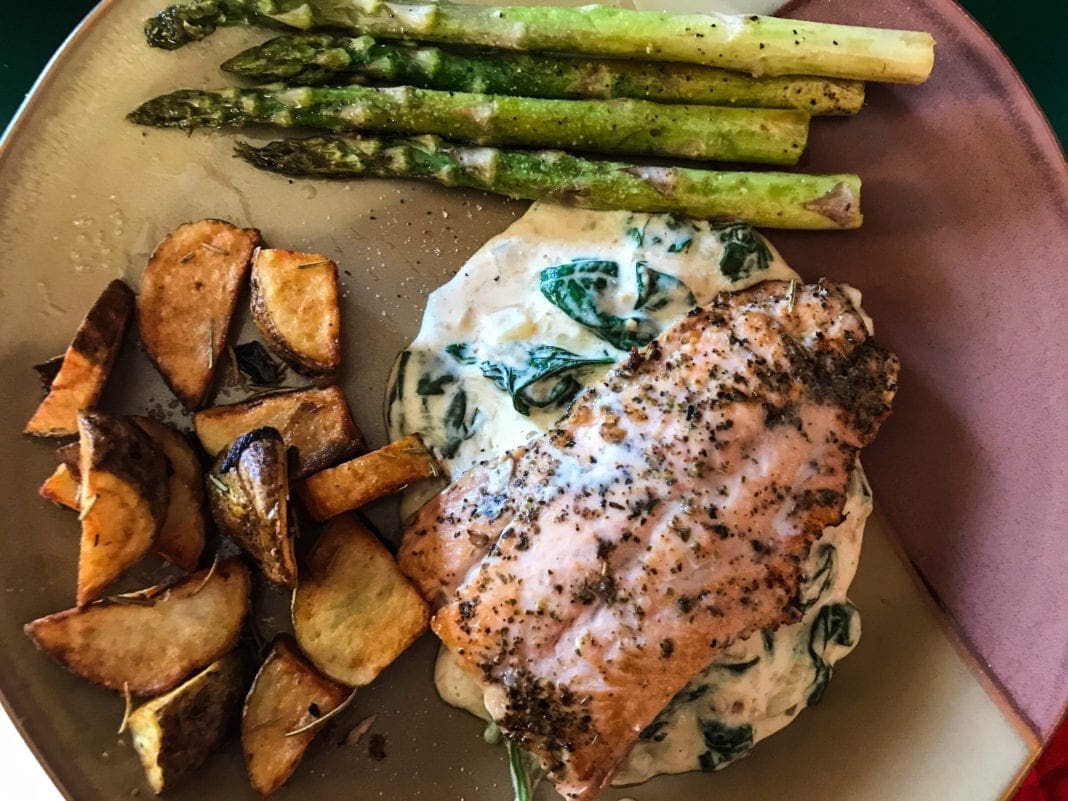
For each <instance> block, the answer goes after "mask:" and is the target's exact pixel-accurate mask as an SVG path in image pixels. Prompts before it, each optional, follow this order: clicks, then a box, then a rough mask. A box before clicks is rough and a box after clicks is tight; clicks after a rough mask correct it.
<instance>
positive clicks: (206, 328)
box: [137, 219, 260, 409]
mask: <svg viewBox="0 0 1068 801" xmlns="http://www.w3.org/2000/svg"><path fill="white" fill-rule="evenodd" d="M259 244H260V232H259V231H257V230H256V229H254V228H238V227H236V226H235V225H233V224H231V223H228V222H226V221H224V220H210V219H209V220H198V221H196V222H191V223H186V224H184V225H180V226H178V227H177V228H176V229H174V230H173V231H171V233H169V234H168V235H167V236H166V237H165V238H164V239H163V241H162V242H160V243H159V245H157V246H156V249H155V251H154V252H153V253H152V256H151V257H150V258H149V260H148V266H147V267H146V268H145V272H144V275H143V276H142V278H141V289H140V292H139V293H138V296H137V325H138V329H139V331H140V333H141V341H142V342H144V345H145V351H146V352H147V353H148V356H149V358H150V359H151V360H152V362H153V363H154V364H155V365H156V368H157V369H158V370H159V372H160V375H162V376H163V379H164V380H165V381H166V382H167V384H168V386H170V388H171V390H173V392H174V394H175V395H176V396H177V397H178V400H180V401H181V402H182V404H183V405H185V407H186V408H187V409H198V408H200V406H201V405H202V404H203V402H204V398H205V396H206V395H207V393H208V390H209V389H210V388H211V382H212V378H213V376H214V374H215V368H216V367H217V366H218V365H219V362H220V361H221V357H222V355H223V353H224V352H225V351H226V339H227V335H228V332H229V330H230V321H231V320H232V318H233V315H234V309H235V308H236V306H237V299H238V296H239V294H240V292H241V288H242V286H243V285H244V283H245V279H246V278H247V276H248V271H249V265H250V263H251V261H252V253H253V251H254V250H255V249H256V248H257V247H259Z"/></svg>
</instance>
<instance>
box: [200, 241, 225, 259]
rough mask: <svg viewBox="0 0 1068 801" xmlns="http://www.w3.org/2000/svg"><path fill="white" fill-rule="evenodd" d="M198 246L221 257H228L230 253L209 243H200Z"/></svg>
mask: <svg viewBox="0 0 1068 801" xmlns="http://www.w3.org/2000/svg"><path fill="white" fill-rule="evenodd" d="M200 246H201V247H202V248H204V250H210V251H211V252H212V253H218V254H219V255H221V256H229V255H230V251H229V250H223V249H222V248H221V247H218V246H217V245H213V244H211V242H201V243H200Z"/></svg>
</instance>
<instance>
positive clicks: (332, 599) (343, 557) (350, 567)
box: [293, 515, 430, 687]
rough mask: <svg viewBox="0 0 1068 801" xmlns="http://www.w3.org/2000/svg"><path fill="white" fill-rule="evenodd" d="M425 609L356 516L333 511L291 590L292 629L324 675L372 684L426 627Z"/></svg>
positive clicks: (352, 684)
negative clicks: (295, 584) (331, 518)
mask: <svg viewBox="0 0 1068 801" xmlns="http://www.w3.org/2000/svg"><path fill="white" fill-rule="evenodd" d="M429 617H430V612H429V609H428V608H427V605H426V603H425V602H424V601H423V598H422V596H420V595H419V593H418V592H417V591H416V589H415V588H414V587H413V586H412V585H411V584H410V583H409V581H408V579H407V578H406V577H405V576H404V574H403V573H401V571H400V568H399V567H397V563H396V561H395V560H394V559H393V555H392V554H390V552H389V551H387V550H386V548H385V546H383V545H382V543H381V542H379V541H378V538H377V537H376V536H375V535H374V534H372V533H371V532H370V531H368V530H367V528H366V526H364V525H363V524H362V523H361V522H360V521H359V520H358V519H357V518H356V516H355V515H343V516H341V517H335V518H334V519H333V520H331V521H330V523H329V524H328V525H327V527H326V530H325V531H324V532H323V534H322V536H321V537H319V540H318V542H316V543H315V547H314V548H313V549H312V552H311V554H310V555H309V556H308V564H307V566H306V567H305V568H304V570H303V571H302V573H301V578H300V583H299V584H298V585H297V590H296V592H294V593H293V631H294V633H295V634H296V637H297V642H298V643H299V644H300V647H301V649H302V650H303V651H304V653H305V654H307V656H308V659H310V660H311V661H312V664H314V665H315V666H316V667H317V668H318V669H319V670H320V671H322V673H323V674H324V675H326V676H328V677H330V678H331V679H333V680H334V681H338V682H341V683H342V684H345V685H348V686H349V687H363V686H364V685H367V684H370V683H371V682H372V681H373V680H374V678H375V676H377V675H378V674H379V673H380V672H381V671H382V669H383V668H385V667H386V666H387V665H389V664H390V663H391V662H392V661H393V660H394V659H396V658H397V657H398V656H400V655H401V653H403V652H404V650H405V649H406V648H407V647H408V646H409V645H411V644H412V643H413V642H414V641H415V640H416V638H417V637H418V636H419V635H420V634H422V633H423V632H424V631H425V630H426V627H427V623H428V620H429Z"/></svg>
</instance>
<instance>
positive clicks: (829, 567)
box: [802, 542, 838, 610]
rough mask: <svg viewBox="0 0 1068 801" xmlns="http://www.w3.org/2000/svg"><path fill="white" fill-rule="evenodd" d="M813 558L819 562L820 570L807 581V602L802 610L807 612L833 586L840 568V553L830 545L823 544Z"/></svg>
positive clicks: (805, 590)
mask: <svg viewBox="0 0 1068 801" xmlns="http://www.w3.org/2000/svg"><path fill="white" fill-rule="evenodd" d="M813 556H814V557H815V559H816V560H817V561H818V562H819V568H817V569H816V572H814V573H813V574H812V575H811V576H808V578H807V580H806V581H805V589H804V598H805V601H804V604H803V607H802V608H803V609H806V610H807V609H809V608H811V607H812V605H813V604H815V603H816V602H818V601H819V599H820V598H821V597H822V596H823V593H825V592H826V591H827V588H828V587H830V586H831V584H832V582H833V581H834V576H835V572H836V568H837V566H838V551H837V549H836V548H835V547H834V546H833V545H831V544H830V543H826V542H825V543H821V544H820V545H819V546H818V547H817V548H816V552H815V553H814V554H813Z"/></svg>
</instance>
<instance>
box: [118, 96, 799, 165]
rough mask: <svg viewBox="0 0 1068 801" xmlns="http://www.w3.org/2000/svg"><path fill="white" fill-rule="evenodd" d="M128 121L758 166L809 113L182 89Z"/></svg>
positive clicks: (795, 148)
mask: <svg viewBox="0 0 1068 801" xmlns="http://www.w3.org/2000/svg"><path fill="white" fill-rule="evenodd" d="M128 116H129V119H130V120H131V121H133V122H136V123H141V124H143V125H155V126H159V127H163V128H185V129H191V128H197V127H209V128H218V127H223V126H241V125H251V124H256V123H267V124H271V125H277V126H281V127H284V128H285V127H292V126H295V125H304V126H309V127H312V128H321V129H326V130H332V131H388V132H390V133H405V134H413V133H414V134H421V133H431V134H440V135H442V136H447V137H450V138H452V139H462V140H465V141H469V142H476V143H478V144H486V145H531V146H535V147H559V148H566V149H569V150H572V149H573V150H593V151H599V152H602V153H643V154H653V155H661V156H680V157H683V158H693V159H714V160H718V161H751V162H758V163H765V164H794V163H796V162H797V159H798V157H799V156H800V154H801V151H802V150H803V149H804V146H805V141H806V138H807V134H808V115H806V114H804V113H802V112H800V111H795V110H788V109H749V108H720V107H715V106H681V105H680V106H666V105H661V104H659V103H650V102H648V101H645V100H545V99H536V98H528V97H505V96H503V95H477V94H468V93H465V92H436V91H433V90H431V89H413V88H411V87H408V86H400V87H394V88H387V89H378V88H371V87H367V86H346V87H341V88H330V87H297V88H292V89H239V88H230V89H224V90H221V91H218V92H204V91H199V90H193V89H185V90H181V91H178V92H173V93H171V94H169V95H161V96H160V97H157V98H155V99H153V100H149V101H148V102H146V103H144V104H143V105H142V106H140V107H139V108H137V109H135V110H134V111H133V112H131V113H130V114H129V115H128Z"/></svg>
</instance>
